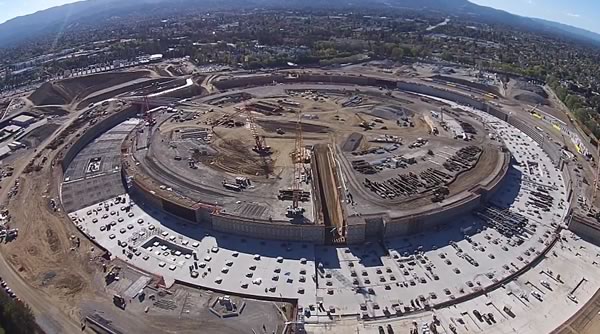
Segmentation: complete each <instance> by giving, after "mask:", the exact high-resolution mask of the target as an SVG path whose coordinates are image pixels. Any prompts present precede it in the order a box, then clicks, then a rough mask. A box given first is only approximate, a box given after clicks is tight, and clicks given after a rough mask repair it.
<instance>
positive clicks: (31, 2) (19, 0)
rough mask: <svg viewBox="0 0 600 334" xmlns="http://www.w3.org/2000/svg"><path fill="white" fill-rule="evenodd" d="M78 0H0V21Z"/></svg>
mask: <svg viewBox="0 0 600 334" xmlns="http://www.w3.org/2000/svg"><path fill="white" fill-rule="evenodd" d="M76 1H78V0H0V23H2V22H5V21H7V20H10V19H12V18H14V17H17V16H23V15H27V14H31V13H35V12H37V11H40V10H43V9H47V8H50V7H54V6H60V5H64V4H66V3H71V2H76Z"/></svg>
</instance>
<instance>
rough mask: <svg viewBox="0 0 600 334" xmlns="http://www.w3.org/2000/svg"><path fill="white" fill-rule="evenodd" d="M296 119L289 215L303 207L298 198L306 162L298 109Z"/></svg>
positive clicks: (295, 214) (298, 213)
mask: <svg viewBox="0 0 600 334" xmlns="http://www.w3.org/2000/svg"><path fill="white" fill-rule="evenodd" d="M297 116H298V118H297V120H296V148H295V150H294V153H293V154H292V159H293V160H294V180H293V181H292V206H291V208H288V215H289V216H294V217H295V216H301V215H302V214H303V213H304V209H303V208H301V207H300V200H301V197H302V195H303V191H302V188H301V182H302V175H303V171H304V164H305V163H306V149H305V147H304V139H303V137H302V122H301V121H300V111H298V113H297Z"/></svg>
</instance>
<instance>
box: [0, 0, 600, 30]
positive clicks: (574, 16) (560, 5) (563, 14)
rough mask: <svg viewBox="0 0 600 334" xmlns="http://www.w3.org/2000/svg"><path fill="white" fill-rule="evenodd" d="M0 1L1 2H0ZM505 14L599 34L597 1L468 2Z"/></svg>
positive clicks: (478, 0) (599, 14) (477, 0)
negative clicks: (548, 21)
mask: <svg viewBox="0 0 600 334" xmlns="http://www.w3.org/2000/svg"><path fill="white" fill-rule="evenodd" d="M0 1H1V0H0ZM470 1H471V2H474V3H476V4H479V5H483V6H489V7H494V8H498V9H502V10H505V11H507V12H510V13H513V14H517V15H521V16H529V17H536V18H541V19H546V20H550V21H555V22H560V23H565V24H568V25H571V26H574V27H578V28H583V29H587V30H590V31H593V32H596V33H600V20H598V18H599V17H600V1H599V0H470Z"/></svg>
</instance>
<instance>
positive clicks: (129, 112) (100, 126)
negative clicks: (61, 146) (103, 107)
mask: <svg viewBox="0 0 600 334" xmlns="http://www.w3.org/2000/svg"><path fill="white" fill-rule="evenodd" d="M138 111H139V108H138V107H129V108H127V109H125V110H121V111H119V112H116V113H113V114H112V115H110V116H108V117H106V118H105V119H103V120H101V121H99V122H97V123H96V124H94V125H92V126H91V127H90V128H89V129H87V131H85V133H83V134H82V135H81V136H79V138H77V140H75V141H74V142H72V145H71V146H70V147H69V148H68V149H67V150H66V151H65V153H64V155H63V159H62V163H61V166H62V169H63V172H64V171H66V170H67V167H69V165H70V164H71V162H72V161H73V159H75V156H77V154H78V153H79V152H80V151H81V150H82V149H83V148H84V147H86V146H87V145H88V144H89V143H91V142H92V141H93V140H94V139H96V138H98V137H99V136H100V135H102V134H103V133H104V132H106V131H108V130H110V129H112V128H113V127H115V126H117V125H119V124H120V123H123V122H124V121H125V120H127V119H129V118H132V117H135V116H136V114H137V113H138Z"/></svg>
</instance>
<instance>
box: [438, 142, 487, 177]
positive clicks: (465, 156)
mask: <svg viewBox="0 0 600 334" xmlns="http://www.w3.org/2000/svg"><path fill="white" fill-rule="evenodd" d="M480 154H481V148H479V147H477V146H467V147H463V148H461V149H460V150H458V151H457V152H456V153H455V154H454V155H453V156H452V157H450V158H448V159H447V160H446V161H445V162H444V167H445V168H446V169H447V170H449V171H452V172H457V173H460V172H462V171H465V170H467V169H470V168H471V167H473V166H474V165H475V163H476V162H477V159H478V158H479V155H480Z"/></svg>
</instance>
